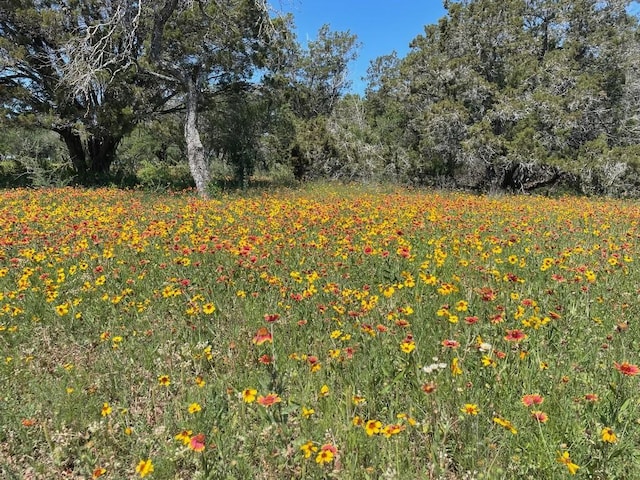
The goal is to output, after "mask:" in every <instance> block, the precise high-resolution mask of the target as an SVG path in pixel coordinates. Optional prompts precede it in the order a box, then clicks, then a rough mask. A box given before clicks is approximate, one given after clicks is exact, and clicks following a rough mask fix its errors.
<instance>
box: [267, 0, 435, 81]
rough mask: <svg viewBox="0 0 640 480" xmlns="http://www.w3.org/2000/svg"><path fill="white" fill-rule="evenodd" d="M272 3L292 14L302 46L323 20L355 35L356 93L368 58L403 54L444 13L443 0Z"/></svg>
mask: <svg viewBox="0 0 640 480" xmlns="http://www.w3.org/2000/svg"><path fill="white" fill-rule="evenodd" d="M272 5H273V6H274V7H275V8H276V9H281V10H284V11H287V12H291V13H293V15H294V19H295V24H296V33H297V35H298V41H299V42H300V44H302V45H306V42H307V39H314V38H315V37H316V34H317V33H318V29H319V28H320V27H321V26H322V25H323V24H325V23H328V24H329V25H331V30H341V31H344V30H349V31H350V32H351V33H355V34H356V35H357V36H358V40H359V41H360V43H361V44H362V47H361V48H360V55H359V57H358V60H356V61H355V62H353V63H352V64H351V68H350V78H351V81H352V88H351V89H352V91H353V92H357V93H362V92H363V91H364V87H365V82H364V81H363V80H361V77H364V76H365V75H366V73H367V68H368V67H369V62H370V61H371V60H373V59H374V58H377V57H379V56H380V55H386V54H388V53H391V52H392V51H393V50H395V51H396V52H398V55H400V56H401V57H404V56H405V54H406V53H407V51H408V50H409V42H411V40H413V39H414V38H415V37H416V36H417V35H419V34H421V33H423V31H424V26H425V25H427V24H431V23H436V22H437V21H438V19H439V18H441V17H442V16H443V15H444V13H445V11H444V8H443V7H442V0H386V1H385V0H272Z"/></svg>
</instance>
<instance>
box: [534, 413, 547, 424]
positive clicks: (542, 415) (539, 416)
mask: <svg viewBox="0 0 640 480" xmlns="http://www.w3.org/2000/svg"><path fill="white" fill-rule="evenodd" d="M531 417H532V418H533V419H534V420H537V421H538V422H540V423H546V421H547V420H549V417H548V416H547V414H546V413H544V412H541V411H540V410H534V411H532V412H531Z"/></svg>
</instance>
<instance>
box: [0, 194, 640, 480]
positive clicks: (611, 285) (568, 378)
mask: <svg viewBox="0 0 640 480" xmlns="http://www.w3.org/2000/svg"><path fill="white" fill-rule="evenodd" d="M639 221H640V208H639V206H638V205H637V204H634V203H624V202H614V201H592V200H586V199H575V198H562V199H555V200H554V199H543V198H536V197H511V196H506V197H495V198H489V197H474V196H467V195H462V194H440V193H430V192H417V191H410V192H408V191H401V190H393V189H386V190H384V191H377V190H375V189H363V188H346V187H340V188H338V187H329V186H322V187H310V188H307V189H305V190H303V191H292V190H281V191H275V192H272V193H262V194H260V195H252V196H249V197H244V198H243V197H241V196H227V197H223V198H221V199H219V200H212V201H209V202H202V201H200V200H197V199H195V198H193V197H192V196H189V195H179V194H178V195H166V196H150V195H147V194H144V193H140V192H123V191H118V190H107V189H105V190H74V189H58V190H8V191H4V192H2V193H1V194H0V232H1V234H0V307H1V308H0V352H1V358H0V424H1V425H2V426H3V428H2V429H0V477H2V478H3V479H11V478H42V479H50V478H74V479H77V478H97V477H101V478H110V479H122V478H140V477H146V478H158V479H173V478H175V479H199V478H212V479H219V478H238V479H246V478H264V479H281V478H305V479H307V478H345V479H352V478H353V479H360V478H362V479H366V478H372V479H373V478H402V479H408V478H415V479H424V478H433V479H440V478H442V479H454V478H455V479H463V478H467V479H471V478H485V479H499V478H505V479H516V478H563V477H565V476H570V475H572V474H575V475H576V477H577V478H580V477H582V478H597V479H610V478H631V477H629V475H631V473H633V472H636V473H638V472H640V458H639V455H638V452H639V448H638V447H640V404H639V401H640V397H639V395H638V391H639V390H638V379H639V378H640V375H637V374H638V367H637V366H636V365H637V364H638V363H640V354H639V353H638V351H640V345H639V338H640V337H639V334H638V325H637V321H636V317H637V315H638V310H639V295H640V275H638V272H637V267H636V263H634V260H636V259H637V256H638V255H637V253H638V249H639V245H638V238H639V234H640V231H639V228H640V226H639ZM631 476H632V477H633V475H631Z"/></svg>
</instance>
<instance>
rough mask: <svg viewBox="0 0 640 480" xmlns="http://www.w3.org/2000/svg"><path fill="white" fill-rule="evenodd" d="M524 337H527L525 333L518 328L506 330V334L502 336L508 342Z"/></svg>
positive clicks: (518, 340) (517, 340)
mask: <svg viewBox="0 0 640 480" xmlns="http://www.w3.org/2000/svg"><path fill="white" fill-rule="evenodd" d="M525 338H527V334H526V333H524V332H523V331H522V330H518V329H515V330H507V334H506V335H505V337H504V339H505V340H506V341H508V342H520V341H522V340H524V339H525Z"/></svg>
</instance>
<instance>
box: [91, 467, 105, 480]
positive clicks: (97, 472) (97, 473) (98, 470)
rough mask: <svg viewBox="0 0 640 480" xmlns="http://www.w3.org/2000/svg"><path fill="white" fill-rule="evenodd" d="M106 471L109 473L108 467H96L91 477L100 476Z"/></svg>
mask: <svg viewBox="0 0 640 480" xmlns="http://www.w3.org/2000/svg"><path fill="white" fill-rule="evenodd" d="M105 473H107V469H106V468H102V467H96V468H95V470H94V471H93V473H92V474H91V478H92V479H96V478H100V477H101V476H102V475H104V474H105Z"/></svg>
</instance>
